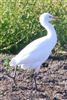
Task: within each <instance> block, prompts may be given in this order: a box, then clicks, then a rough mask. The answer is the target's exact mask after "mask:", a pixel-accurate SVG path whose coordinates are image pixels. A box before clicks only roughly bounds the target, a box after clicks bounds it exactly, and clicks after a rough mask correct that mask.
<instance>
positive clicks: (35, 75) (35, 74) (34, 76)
mask: <svg viewBox="0 0 67 100" xmlns="http://www.w3.org/2000/svg"><path fill="white" fill-rule="evenodd" d="M36 77H37V73H35V72H34V75H33V79H34V83H35V89H36V90H37V83H36Z"/></svg>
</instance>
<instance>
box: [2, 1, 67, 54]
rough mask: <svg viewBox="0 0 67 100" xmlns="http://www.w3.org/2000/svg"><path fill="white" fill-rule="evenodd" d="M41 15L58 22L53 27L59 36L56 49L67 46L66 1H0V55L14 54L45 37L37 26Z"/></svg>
mask: <svg viewBox="0 0 67 100" xmlns="http://www.w3.org/2000/svg"><path fill="white" fill-rule="evenodd" d="M43 12H50V13H51V14H53V15H56V16H59V18H60V20H59V21H57V22H54V23H53V24H54V26H55V28H56V31H57V34H58V45H57V47H56V48H58V49H59V50H60V48H63V47H64V44H66V43H67V17H66V16H67V3H66V1H65V0H64V1H62V0H37V1H36V0H26V1H25V0H0V52H7V53H17V52H19V51H20V50H21V49H22V48H23V47H25V46H26V45H27V44H28V43H30V42H31V41H33V40H34V39H36V38H39V37H41V36H44V35H46V31H45V29H44V28H43V27H41V25H40V23H39V16H40V14H41V13H43ZM56 48H55V49H56ZM56 50H57V49H56Z"/></svg>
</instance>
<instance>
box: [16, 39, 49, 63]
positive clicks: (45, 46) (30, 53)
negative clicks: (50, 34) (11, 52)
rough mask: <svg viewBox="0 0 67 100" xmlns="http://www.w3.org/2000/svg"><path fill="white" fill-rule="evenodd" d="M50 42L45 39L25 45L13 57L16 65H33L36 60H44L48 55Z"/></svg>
mask: <svg viewBox="0 0 67 100" xmlns="http://www.w3.org/2000/svg"><path fill="white" fill-rule="evenodd" d="M49 45H50V42H49V41H48V40H47V41H46V38H45V39H44V40H43V38H40V39H37V40H35V41H33V42H31V43H30V44H29V45H27V46H26V47H25V48H24V49H23V50H21V52H20V53H19V54H18V55H17V56H16V57H15V60H16V62H17V64H25V63H29V62H31V63H34V62H37V61H38V60H45V59H46V58H47V57H48V56H49V54H50V48H49V47H50V46H49Z"/></svg>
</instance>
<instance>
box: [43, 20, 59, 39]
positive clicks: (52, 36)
mask: <svg viewBox="0 0 67 100" xmlns="http://www.w3.org/2000/svg"><path fill="white" fill-rule="evenodd" d="M42 26H43V27H44V28H45V29H46V30H47V38H50V39H52V40H53V41H57V35H56V31H55V29H54V27H53V26H52V25H51V24H50V23H49V22H46V23H43V24H42Z"/></svg>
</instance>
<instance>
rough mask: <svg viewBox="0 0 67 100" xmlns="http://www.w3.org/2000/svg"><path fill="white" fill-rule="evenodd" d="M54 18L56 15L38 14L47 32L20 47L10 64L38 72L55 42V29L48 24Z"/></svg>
mask: <svg viewBox="0 0 67 100" xmlns="http://www.w3.org/2000/svg"><path fill="white" fill-rule="evenodd" d="M54 18H56V17H54V16H52V15H51V14H49V13H43V14H42V15H41V16H40V18H39V21H40V24H41V25H42V26H43V27H44V28H45V29H46V30H47V32H48V34H47V35H46V36H43V37H41V38H38V39H36V40H34V41H32V42H31V43H30V44H28V45H27V46H26V47H25V48H24V49H22V50H21V51H20V53H19V54H17V55H16V56H15V57H14V58H12V60H11V61H10V66H14V67H16V66H17V65H20V66H21V68H24V69H25V68H30V69H34V70H35V72H39V69H40V66H41V64H42V63H43V62H45V61H46V60H47V59H48V57H49V55H50V54H51V51H52V49H53V48H54V46H55V45H56V42H57V36H56V31H55V29H54V27H53V26H52V25H51V24H50V21H51V20H53V19H54Z"/></svg>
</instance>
